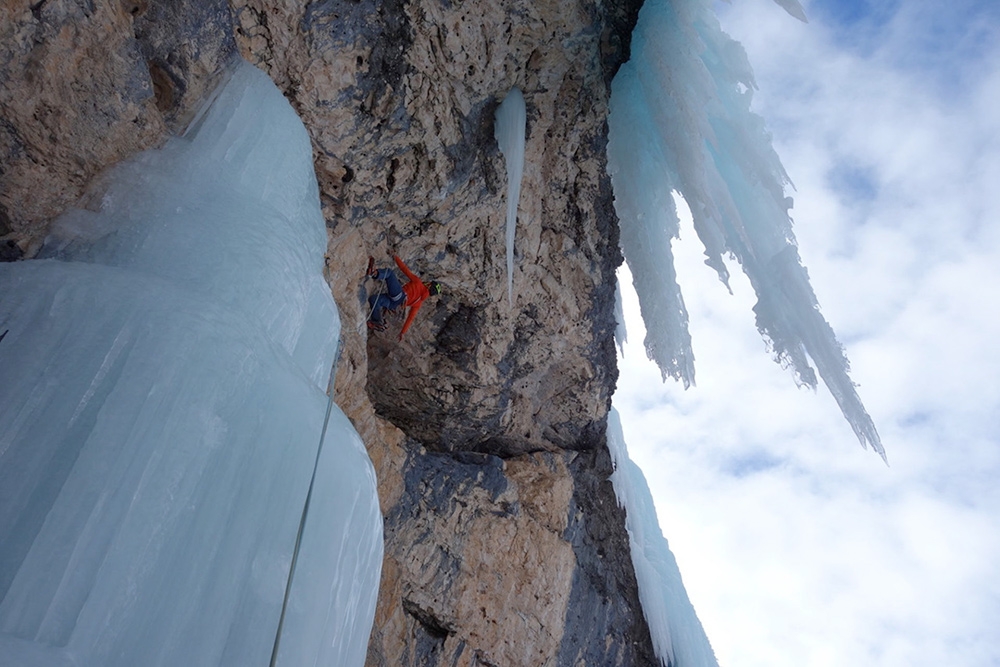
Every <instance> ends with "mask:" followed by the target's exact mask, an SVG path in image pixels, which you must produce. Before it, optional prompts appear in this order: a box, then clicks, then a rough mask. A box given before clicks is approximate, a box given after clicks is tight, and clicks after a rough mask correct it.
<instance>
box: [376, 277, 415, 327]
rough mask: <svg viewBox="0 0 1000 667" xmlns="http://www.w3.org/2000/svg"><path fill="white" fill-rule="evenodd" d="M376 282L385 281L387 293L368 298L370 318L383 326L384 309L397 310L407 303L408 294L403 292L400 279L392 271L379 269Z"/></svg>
mask: <svg viewBox="0 0 1000 667" xmlns="http://www.w3.org/2000/svg"><path fill="white" fill-rule="evenodd" d="M375 279H376V280H384V281H385V291H383V292H381V293H379V294H373V295H372V296H370V297H368V305H369V306H371V312H372V314H371V316H370V317H369V318H368V319H370V320H371V321H372V322H374V323H375V324H379V325H381V324H382V309H383V308H385V309H387V310H396V309H397V308H399V307H400V306H402V305H403V304H404V303H406V294H405V293H404V292H403V287H402V285H400V284H399V278H397V277H396V274H395V273H393V272H392V270H391V269H379V270H378V275H376V276H375Z"/></svg>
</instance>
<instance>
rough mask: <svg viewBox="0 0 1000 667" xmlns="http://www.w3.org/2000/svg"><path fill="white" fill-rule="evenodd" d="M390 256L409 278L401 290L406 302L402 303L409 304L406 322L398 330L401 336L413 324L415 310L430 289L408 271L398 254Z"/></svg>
mask: <svg viewBox="0 0 1000 667" xmlns="http://www.w3.org/2000/svg"><path fill="white" fill-rule="evenodd" d="M392 258H393V259H394V260H396V266H398V267H399V269H400V270H401V271H402V272H403V273H405V274H406V277H407V278H409V279H410V281H409V282H408V283H406V284H405V285H403V292H405V293H406V303H405V304H403V305H405V306H409V308H410V312H409V314H408V315H407V316H406V322H404V323H403V329H402V331H400V332H399V337H400V338H402V337H403V334H405V333H406V330H407V329H409V328H410V325H411V324H413V318H414V317H416V316H417V311H418V310H420V306H422V305H423V303H424V299H426V298H427V297H429V296H430V295H431V291H430V290H429V289H427V285H424V283H423V282H421V280H420V278H419V277H418V276H417V274H415V273H414V272H413V271H410V267H408V266H407V265H406V264H404V263H403V260H401V259H400V258H399V256H398V255H393V256H392Z"/></svg>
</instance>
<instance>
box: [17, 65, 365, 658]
mask: <svg viewBox="0 0 1000 667" xmlns="http://www.w3.org/2000/svg"><path fill="white" fill-rule="evenodd" d="M105 186H106V187H105V190H104V192H103V193H102V195H101V196H95V197H94V198H93V199H92V201H91V202H90V205H89V206H88V207H87V209H80V210H75V211H71V212H70V213H68V214H67V215H66V216H64V217H63V218H62V219H60V220H59V221H58V224H57V225H56V226H55V228H54V231H53V235H52V237H51V238H50V239H49V240H48V242H47V243H46V246H45V248H44V250H43V252H42V255H43V256H45V257H46V258H45V259H38V260H34V261H30V262H20V263H14V264H2V265H0V294H2V295H3V298H2V299H0V331H2V330H9V332H8V333H7V335H6V336H5V337H4V338H3V340H0V374H2V380H0V664H18V665H54V664H77V665H122V666H132V665H164V666H168V665H169V666H174V665H195V664H211V665H240V666H242V665H266V664H268V662H269V661H270V659H271V653H272V647H273V645H274V642H275V634H276V629H277V626H278V619H279V617H280V615H281V611H282V603H283V599H284V594H285V588H286V582H287V580H288V570H289V564H290V562H291V560H292V553H293V549H294V547H295V543H296V535H297V530H298V526H299V520H300V517H301V516H302V511H303V505H304V502H305V496H306V491H307V488H308V486H309V481H310V478H311V476H312V475H313V470H314V466H315V469H316V484H315V491H314V494H313V496H312V501H311V509H310V513H309V521H308V522H307V523H306V525H305V530H304V533H303V536H302V546H301V551H300V553H299V559H298V560H299V563H298V567H297V571H296V576H295V579H294V584H293V587H292V590H291V591H290V595H289V603H288V609H287V613H286V619H285V624H284V630H283V635H282V640H281V652H280V653H279V655H278V661H277V664H279V665H302V664H325V665H361V664H362V663H363V661H364V656H365V650H366V645H367V638H368V634H369V631H370V628H371V622H372V618H373V615H374V605H375V598H376V594H377V588H378V578H379V571H380V567H381V559H382V534H381V515H380V512H379V508H378V501H377V497H376V493H375V477H374V470H373V468H372V465H371V462H370V461H369V460H368V457H367V454H366V452H365V448H364V446H363V444H362V443H361V441H360V439H359V437H358V436H357V434H356V433H355V432H354V430H353V428H352V427H351V426H350V424H349V422H348V421H347V419H346V418H345V417H344V416H343V414H341V413H340V411H339V410H338V409H337V408H336V407H335V406H334V407H333V410H332V414H331V418H330V424H329V427H328V429H327V431H326V434H325V440H324V442H323V444H322V448H320V441H321V435H322V427H323V423H324V415H325V414H326V411H327V407H328V399H327V396H326V395H325V390H326V388H327V383H328V379H329V377H330V369H331V364H332V363H333V359H334V355H335V352H336V346H337V340H338V337H339V320H338V316H337V312H336V307H335V305H334V303H333V300H332V298H331V296H330V292H329V289H328V287H327V286H326V284H325V282H324V281H323V279H322V275H321V271H322V266H323V254H324V250H325V246H326V237H325V230H324V224H323V219H322V216H321V214H320V210H319V200H318V190H317V186H316V179H315V175H314V173H313V168H312V150H311V146H310V142H309V138H308V136H307V134H306V132H305V129H304V128H303V127H302V124H301V123H300V122H299V120H298V118H297V117H296V115H295V113H294V112H293V111H292V109H291V108H290V107H289V105H288V103H287V102H286V101H285V100H284V98H283V97H282V95H281V94H280V92H279V91H277V89H275V88H274V86H273V85H272V84H271V82H270V80H269V79H268V78H267V77H266V76H264V75H263V74H262V73H260V72H259V71H257V70H256V69H254V68H253V67H251V66H250V65H247V64H245V63H239V64H236V65H234V67H233V70H232V72H231V76H230V78H229V80H228V82H227V83H226V84H225V86H224V87H223V88H222V89H221V90H220V92H219V93H218V95H217V97H216V99H215V100H214V101H213V103H212V104H211V106H210V107H209V109H208V111H207V112H205V113H204V114H203V115H202V116H201V117H200V119H199V120H198V121H197V122H196V123H195V124H194V125H193V127H192V129H191V130H190V131H189V132H188V134H187V135H186V136H185V137H183V138H179V139H175V140H172V141H171V142H169V143H168V144H167V145H166V146H165V147H164V148H163V149H162V150H160V151H153V152H148V153H144V154H142V155H140V156H138V157H137V158H136V159H134V160H132V161H130V162H129V163H127V164H125V165H122V166H120V167H118V168H117V169H116V170H115V171H114V172H113V173H112V174H110V175H109V176H108V178H107V180H106V183H105ZM318 451H322V454H321V455H320V456H319V457H318V458H317V452H318Z"/></svg>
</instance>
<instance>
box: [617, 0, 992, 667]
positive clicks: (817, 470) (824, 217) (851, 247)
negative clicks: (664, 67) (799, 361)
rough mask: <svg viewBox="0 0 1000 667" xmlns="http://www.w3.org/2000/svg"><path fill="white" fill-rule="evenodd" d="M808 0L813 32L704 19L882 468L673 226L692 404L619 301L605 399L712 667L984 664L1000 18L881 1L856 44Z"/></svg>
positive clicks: (760, 13)
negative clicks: (616, 351) (743, 53)
mask: <svg viewBox="0 0 1000 667" xmlns="http://www.w3.org/2000/svg"><path fill="white" fill-rule="evenodd" d="M805 4H806V11H807V13H808V14H809V19H810V23H809V24H801V23H799V22H798V21H795V20H793V19H790V18H789V17H788V16H787V15H786V14H784V13H783V12H781V11H780V10H777V9H776V8H775V7H774V5H773V4H772V3H770V2H765V1H764V0H741V2H738V3H735V4H734V5H733V7H732V9H729V10H726V15H725V16H724V17H723V24H724V27H725V28H726V29H727V30H729V31H730V32H731V34H733V36H734V37H735V38H736V39H738V40H739V41H741V42H743V43H744V45H745V46H746V47H747V51H748V52H749V56H750V62H751V63H752V64H753V66H754V70H755V72H756V75H757V82H758V85H759V86H760V91H759V92H758V93H757V94H756V95H755V104H754V106H755V108H756V109H757V111H758V112H759V113H761V115H763V116H764V117H765V119H766V120H767V122H768V125H769V127H770V128H771V130H772V132H773V133H774V135H775V144H776V148H777V150H778V153H779V155H781V157H782V160H783V162H784V164H785V167H786V169H787V170H788V173H789V175H790V176H791V178H792V180H793V181H794V182H795V184H796V187H797V192H794V193H792V194H793V195H794V196H795V202H796V203H795V208H794V209H793V215H794V217H795V220H796V227H795V230H796V234H797V236H798V238H799V241H800V250H801V254H802V257H803V261H804V263H805V264H806V266H807V267H808V268H809V272H810V276H811V277H812V280H813V283H814V287H815V289H816V292H817V295H818V297H819V301H820V304H821V305H822V307H823V312H824V314H825V315H826V316H827V318H828V319H829V321H830V322H831V324H832V325H833V327H834V329H835V330H836V331H837V333H838V335H839V337H840V339H841V341H842V342H843V343H845V345H846V348H847V353H848V357H849V358H850V359H851V360H852V363H853V372H852V377H853V378H854V380H855V381H856V382H858V383H859V384H860V385H861V386H860V389H859V392H860V394H861V397H862V399H863V400H864V401H865V403H866V405H867V407H868V408H869V411H870V412H871V414H872V416H873V418H874V419H875V422H876V425H877V426H878V427H879V429H880V433H881V435H882V438H883V442H884V443H885V445H886V450H887V453H888V456H889V461H890V464H891V467H889V468H886V467H885V466H884V465H883V464H882V463H881V461H880V460H879V459H878V457H877V456H876V455H874V454H873V453H871V452H863V451H861V449H860V447H858V445H857V441H856V440H855V439H854V436H853V434H852V433H851V430H850V428H849V427H848V426H847V424H846V422H844V421H843V419H842V418H841V416H840V413H839V410H838V409H837V407H836V405H835V403H834V401H833V399H832V398H831V397H829V396H828V395H827V393H826V392H825V390H823V389H820V390H819V391H818V392H815V393H813V392H809V391H800V390H797V389H796V388H795V386H794V384H793V382H792V379H791V376H790V375H789V374H788V373H786V372H784V371H783V370H782V369H780V368H779V367H778V366H777V365H776V364H774V363H773V362H772V361H771V360H770V359H769V357H768V356H767V355H766V353H765V352H764V345H763V342H762V341H761V339H760V337H759V335H758V334H757V332H756V330H755V328H754V325H753V315H752V313H751V311H750V308H751V307H752V305H753V297H752V291H751V290H750V288H749V286H747V285H746V284H745V282H744V281H742V279H740V280H734V285H733V287H734V291H735V295H734V296H729V294H728V293H727V292H726V291H725V289H724V288H723V287H722V286H721V285H720V284H719V283H718V280H717V279H716V278H715V275H714V273H713V272H712V271H711V270H710V269H708V268H707V267H705V266H704V265H703V264H702V263H701V257H700V253H701V249H700V248H699V247H698V246H697V241H696V240H693V239H694V232H693V231H692V230H691V228H690V225H688V227H687V229H682V236H683V239H684V240H683V241H682V243H681V244H680V248H678V253H677V254H678V257H679V259H678V280H679V282H680V283H681V287H682V289H683V290H684V295H685V301H686V303H687V306H688V310H689V313H690V317H691V333H692V338H693V341H694V346H695V357H696V367H697V383H698V384H697V387H696V388H694V389H692V390H690V391H688V392H684V391H682V390H681V389H680V388H679V387H677V386H674V385H672V384H668V385H661V384H660V382H659V373H658V371H657V370H656V369H655V368H653V367H652V366H651V364H649V363H647V362H646V361H645V355H644V353H643V350H642V347H641V343H638V341H641V340H642V338H643V336H642V335H641V322H640V321H639V320H638V309H637V306H636V304H635V302H634V295H631V294H629V293H628V291H627V290H626V294H625V297H626V317H627V319H628V325H629V330H630V336H629V339H630V341H633V343H632V344H631V345H630V346H629V347H627V348H626V352H625V354H626V356H625V358H624V359H623V360H622V362H621V367H622V379H621V380H620V389H619V393H618V394H617V395H616V398H615V402H616V406H617V407H618V409H619V411H620V412H621V414H622V421H623V427H624V429H625V435H626V439H627V440H628V442H629V447H630V454H631V456H632V458H633V459H634V460H635V461H636V462H637V463H638V464H639V465H640V466H641V467H642V469H643V471H644V472H645V474H646V476H647V478H648V479H649V483H650V487H651V489H652V491H653V495H654V497H655V499H656V503H657V508H658V511H659V513H660V521H661V525H662V526H663V531H664V534H665V535H666V536H667V538H668V539H669V540H670V543H671V547H672V549H673V550H674V552H675V554H676V555H677V559H678V562H679V564H680V567H681V572H682V573H683V575H684V578H685V583H686V584H687V587H688V590H689V592H690V594H691V598H692V601H693V602H694V604H695V607H696V609H697V610H698V613H699V615H700V617H701V618H702V620H703V622H704V624H705V626H706V630H707V632H708V634H709V638H710V639H711V640H712V643H713V646H714V647H715V649H716V652H717V654H718V655H719V659H720V664H722V665H723V666H724V667H755V666H757V665H762V666H763V665H767V667H784V666H786V665H788V666H792V665H795V666H796V667H799V666H801V665H810V666H814V665H838V666H839V665H844V664H861V665H878V666H883V665H884V666H886V667H890V666H891V667H897V666H898V667H904V666H905V667H919V666H922V665H928V666H929V665H941V664H948V665H962V666H963V667H985V666H986V665H993V664H996V660H997V659H998V656H1000V637H996V636H995V635H996V632H995V628H996V627H1000V572H998V571H997V568H996V565H995V564H996V563H997V562H1000V491H998V490H997V487H998V486H1000V485H998V484H997V480H998V476H1000V381H997V378H998V377H1000V343H998V341H1000V225H998V222H1000V194H998V190H1000V113H997V111H996V109H997V108H1000V47H998V46H997V45H998V44H1000V40H997V39H989V38H990V37H992V36H996V35H998V34H1000V10H998V9H996V8H982V9H981V10H980V8H977V6H976V5H975V4H974V3H969V2H958V3H956V4H955V5H954V6H953V9H954V10H955V11H953V12H952V14H951V15H950V16H949V15H945V14H944V12H945V11H946V10H944V9H941V8H940V3H931V2H911V3H894V4H895V5H896V9H897V10H898V11H899V13H897V14H896V15H895V16H891V15H886V17H885V19H884V20H881V21H874V22H872V24H873V25H872V26H868V27H865V26H864V25H863V24H862V25H860V27H859V26H855V27H854V29H853V32H852V31H849V30H846V29H843V28H840V29H835V28H834V27H831V26H829V25H826V24H825V23H824V21H825V18H824V16H829V12H826V13H824V11H823V8H822V7H820V6H818V5H817V4H816V3H805ZM980 4H982V3H980ZM985 4H989V5H995V7H1000V5H996V3H985ZM955 8H957V9H955ZM929 21H937V22H938V23H940V24H942V25H943V28H942V32H943V34H946V35H947V36H948V39H938V38H936V37H933V33H934V28H935V25H932V24H929V23H928V22H929ZM862 23H863V21H862ZM938 27H940V26H938ZM838 30H839V31H838ZM734 274H735V271H734ZM623 283H624V284H630V280H623Z"/></svg>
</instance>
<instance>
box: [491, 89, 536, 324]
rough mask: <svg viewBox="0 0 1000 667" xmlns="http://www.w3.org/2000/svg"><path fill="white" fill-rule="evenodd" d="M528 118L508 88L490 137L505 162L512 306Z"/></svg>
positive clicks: (521, 102)
mask: <svg viewBox="0 0 1000 667" xmlns="http://www.w3.org/2000/svg"><path fill="white" fill-rule="evenodd" d="M527 122H528V117H527V111H526V110H525V106H524V95H522V94H521V91H520V89H518V88H511V89H510V92H509V93H507V97H506V98H504V101H503V103H502V104H501V105H500V106H499V107H497V112H496V124H495V126H494V135H495V136H496V140H497V144H498V145H499V146H500V151H501V152H502V153H503V156H504V158H505V159H506V162H507V236H506V239H507V301H508V302H509V303H511V304H513V303H514V228H515V227H516V226H517V203H518V201H519V200H520V198H521V176H522V175H523V174H524V130H525V125H527Z"/></svg>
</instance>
